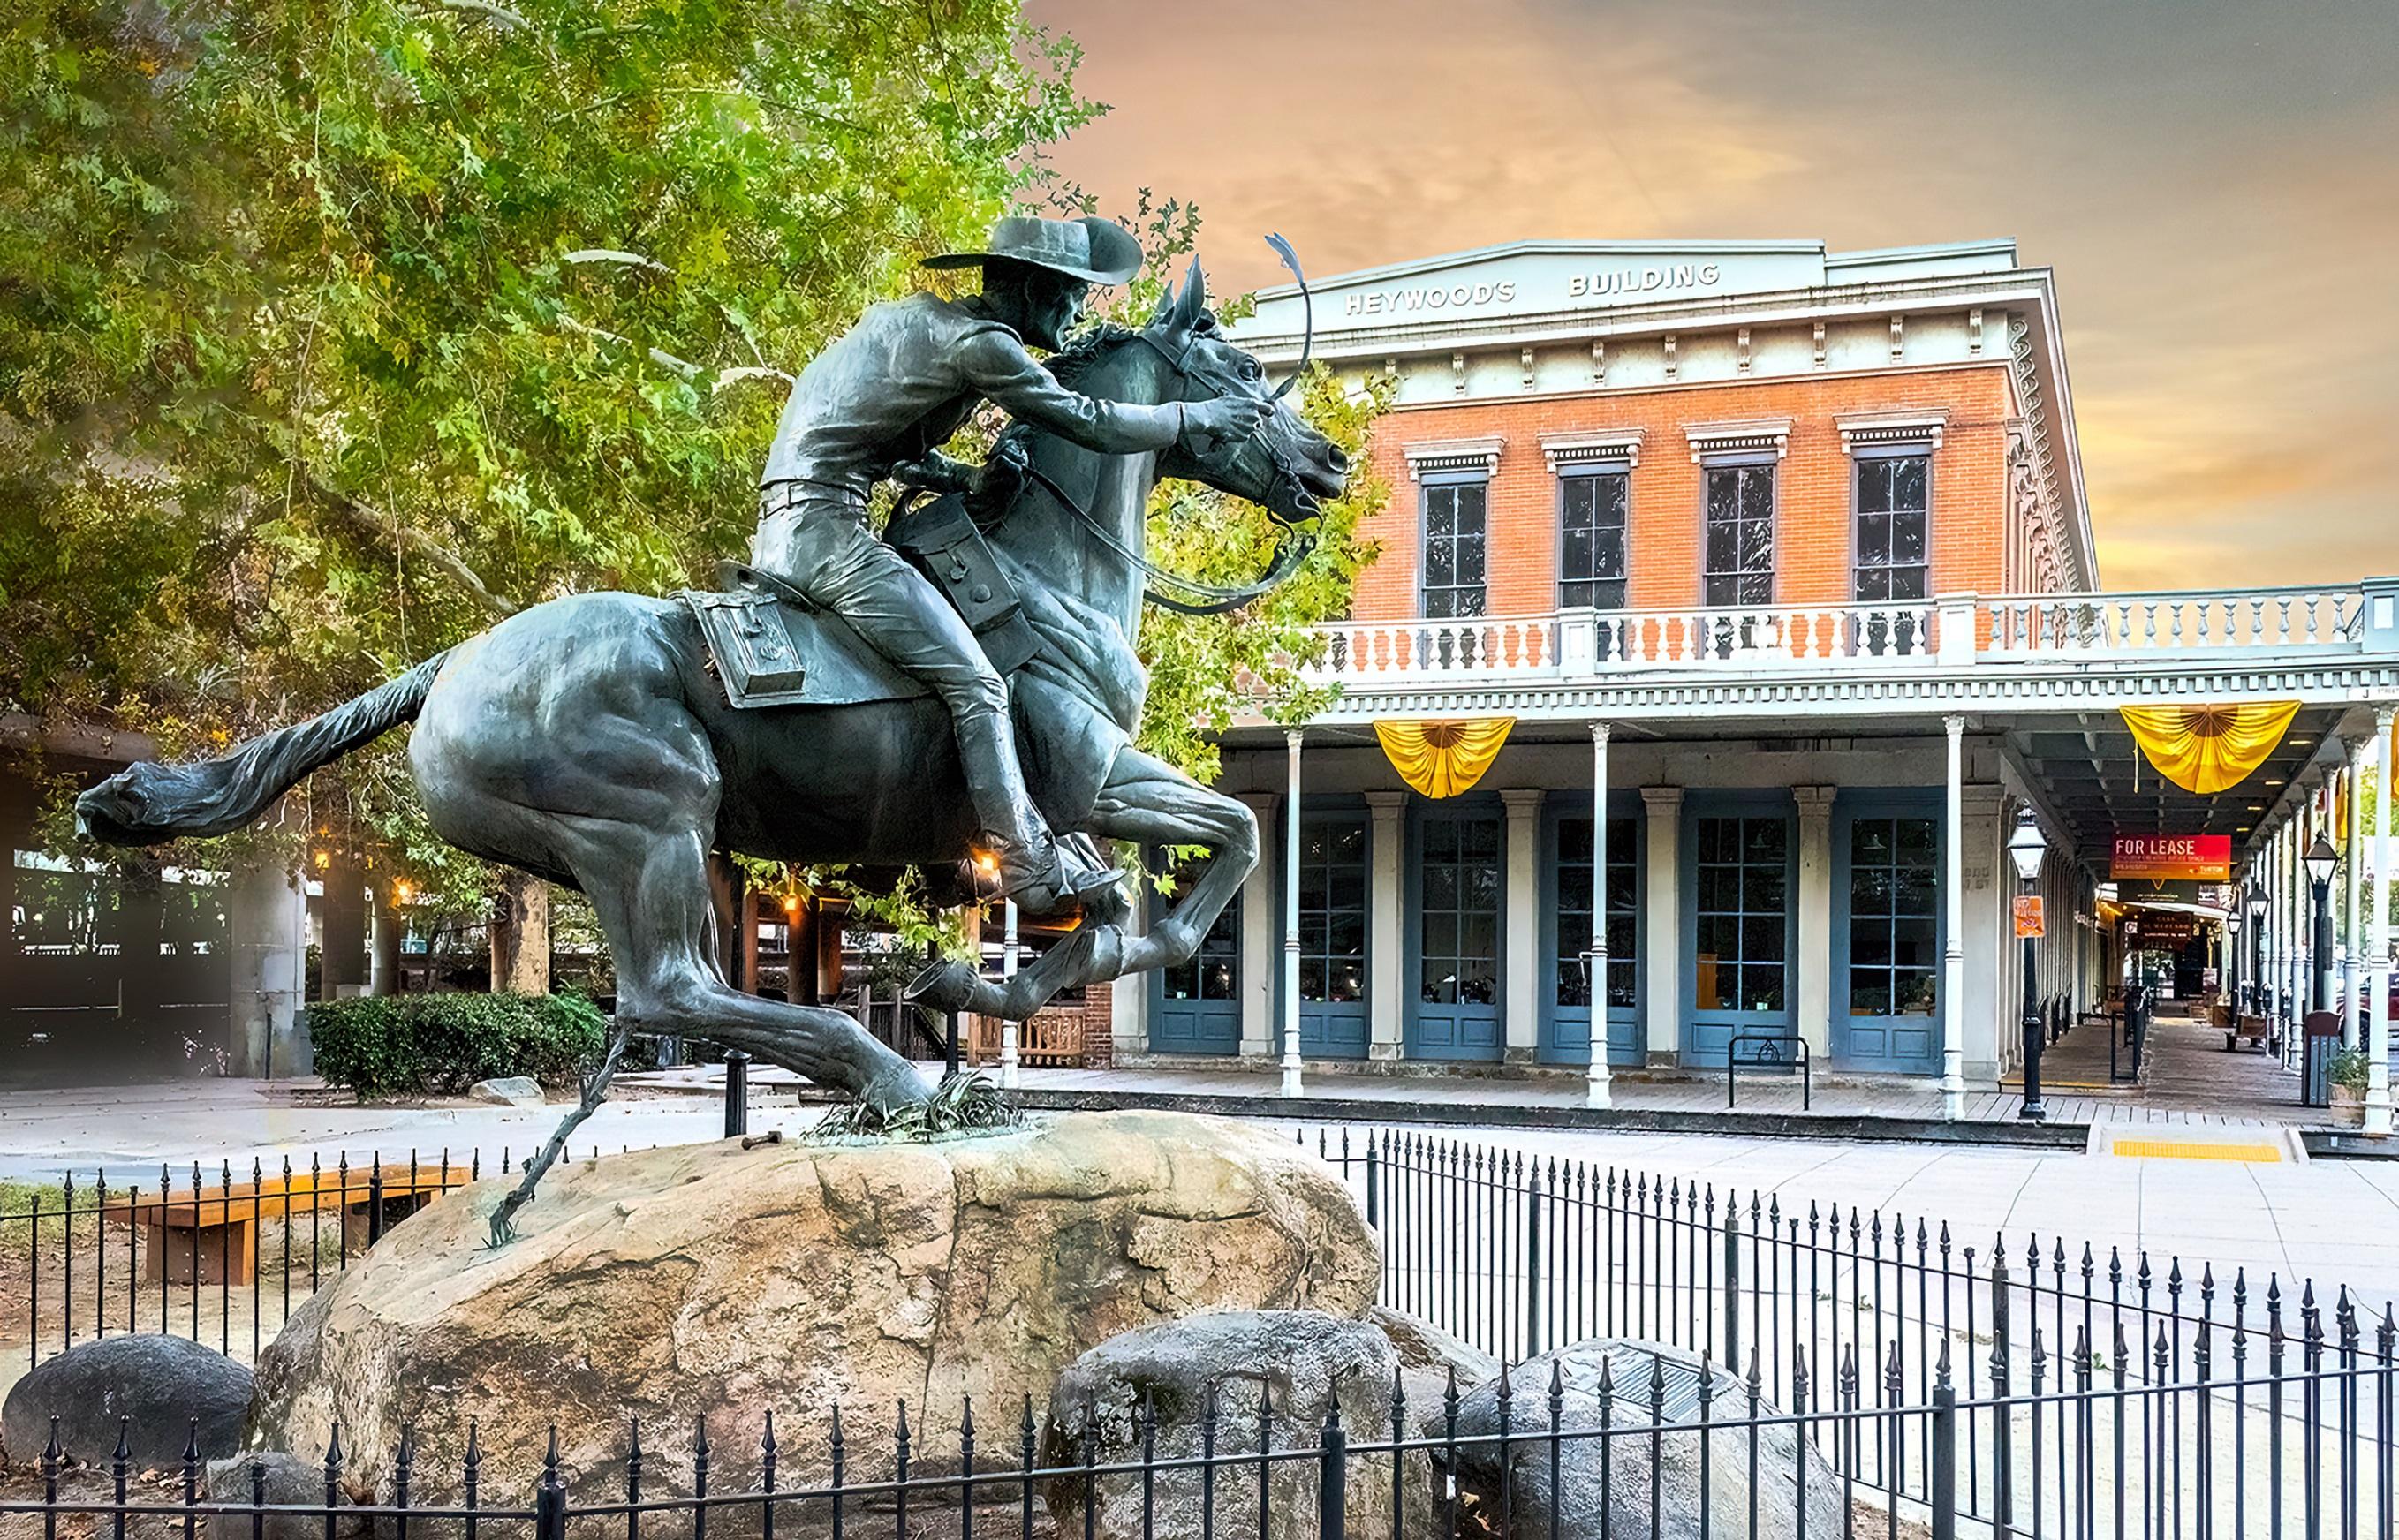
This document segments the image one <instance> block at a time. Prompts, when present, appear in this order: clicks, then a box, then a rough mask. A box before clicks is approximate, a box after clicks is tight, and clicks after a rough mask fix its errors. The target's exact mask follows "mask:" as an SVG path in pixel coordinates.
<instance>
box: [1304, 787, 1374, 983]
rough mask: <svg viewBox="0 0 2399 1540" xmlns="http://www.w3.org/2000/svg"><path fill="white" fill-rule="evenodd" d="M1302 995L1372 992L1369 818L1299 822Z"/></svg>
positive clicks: (1344, 816) (1362, 816)
mask: <svg viewBox="0 0 2399 1540" xmlns="http://www.w3.org/2000/svg"><path fill="white" fill-rule="evenodd" d="M1299 997H1300V998H1301V999H1302V1000H1306V1001H1308V1002H1309V1003H1310V1004H1314V1005H1322V1004H1324V1003H1326V1002H1328V1001H1330V1002H1334V1003H1336V1004H1344V1005H1346V1004H1349V1003H1352V1002H1355V1001H1359V1000H1362V999H1364V998H1365V997H1366V819H1365V816H1364V815H1363V814H1358V815H1355V816H1351V815H1346V814H1345V815H1342V816H1340V817H1310V818H1306V819H1303V820H1301V822H1300V826H1299Z"/></svg>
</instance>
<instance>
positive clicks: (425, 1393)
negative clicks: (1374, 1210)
mask: <svg viewBox="0 0 2399 1540" xmlns="http://www.w3.org/2000/svg"><path fill="white" fill-rule="evenodd" d="M509 1185H510V1183H509V1182H507V1181H491V1182H480V1183H476V1184H474V1185H471V1186H468V1187H463V1188H460V1189H458V1190H457V1191H455V1192H453V1193H451V1194H449V1195H448V1196H444V1197H441V1198H439V1199H437V1200H435V1201H434V1202H433V1203H432V1204H430V1205H429V1206H428V1207H427V1209H425V1210H424V1211H423V1212H422V1213H420V1214H418V1215H417V1216H416V1217H415V1218H413V1219H412V1220H410V1221H409V1223H406V1224H404V1225H400V1226H398V1227H396V1228H394V1229H393V1230H391V1231H390V1232H388V1233H387V1234H386V1236H384V1238H383V1239H382V1241H381V1242H379V1243H378V1244H377V1245H376V1246H375V1247H374V1248H373V1250H371V1251H370V1252H368V1254H367V1255H366V1256H365V1257H364V1258H363V1259H361V1260H359V1261H358V1262H355V1263H352V1264H351V1265H350V1267H349V1269H348V1270H347V1271H346V1272H344V1273H342V1274H340V1275H339V1276H338V1277H333V1278H332V1279H330V1280H329V1281H328V1283H327V1285H326V1287H325V1288H324V1289H323V1290H321V1291H320V1292H319V1293H318V1294H317V1295H316V1296H315V1297H313V1298H311V1299H310V1300H309V1301H308V1302H307V1304H305V1305H304V1306H303V1307H301V1308H300V1309H299V1310H296V1311H295V1312H293V1314H292V1317H291V1322H290V1323H289V1324H288V1325H286V1326H285V1328H284V1329H283V1331H282V1332H281V1334H280V1335H278V1337H277V1338H276V1340H275V1341H274V1342H273V1343H272V1344H269V1345H268V1347H267V1349H266V1351H265V1352H264V1354H263V1355H262V1356H261V1358H260V1366H259V1385H258V1393H257V1396H256V1398H255V1412H254V1413H253V1418H252V1433H253V1439H254V1441H257V1442H260V1443H264V1444H266V1445H270V1446H273V1447H278V1448H284V1449H294V1450H318V1449H322V1448H323V1447H324V1445H325V1440H326V1438H327V1436H328V1435H329V1434H330V1433H331V1432H332V1427H333V1425H334V1423H335V1421H336V1420H337V1419H338V1421H339V1423H340V1425H341V1432H342V1442H343V1444H344V1446H345V1447H346V1449H348V1450H349V1451H350V1452H351V1456H350V1458H351V1465H350V1468H351V1470H352V1471H353V1472H354V1473H355V1474H356V1475H357V1476H358V1477H359V1479H366V1480H374V1481H380V1480H381V1479H383V1478H384V1476H385V1475H386V1472H387V1470H388V1467H389V1462H390V1456H391V1452H392V1450H393V1448H394V1447H395V1445H396V1444H397V1442H398V1440H399V1437H400V1424H401V1421H402V1419H403V1418H406V1419H407V1420H409V1421H411V1422H413V1424H414V1425H415V1428H416V1437H417V1462H416V1471H417V1485H418V1490H419V1491H420V1492H424V1493H428V1494H429V1493H436V1492H437V1491H440V1490H441V1484H442V1483H443V1482H445V1481H447V1482H449V1483H451V1484H453V1485H454V1483H455V1479H456V1476H455V1473H456V1472H457V1470H458V1468H459V1458H460V1455H461V1454H462V1453H463V1450H462V1448H461V1447H460V1444H461V1440H462V1439H464V1438H465V1434H466V1428H467V1419H468V1417H469V1416H473V1417H477V1418H480V1419H481V1442H482V1453H483V1456H484V1458H483V1465H482V1470H483V1476H484V1486H485V1490H486V1492H487V1493H489V1494H490V1495H489V1497H488V1499H487V1500H488V1501H491V1502H495V1503H496V1502H500V1501H504V1500H505V1501H510V1502H514V1501H520V1500H523V1499H525V1498H526V1497H527V1495H528V1493H530V1491H531V1483H532V1481H533V1479H535V1476H536V1475H537V1474H538V1472H539V1470H540V1468H541V1457H542V1452H543V1447H544V1445H545V1443H546V1441H547V1438H548V1431H549V1425H551V1424H552V1423H556V1424H557V1425H558V1429H559V1438H560V1449H561V1454H562V1460H563V1463H564V1465H565V1466H566V1470H567V1474H568V1477H569V1479H570V1482H571V1483H572V1484H574V1485H575V1486H576V1487H578V1488H582V1489H589V1490H592V1491H602V1490H612V1489H614V1488H615V1487H616V1486H617V1482H618V1481H619V1480H620V1479H621V1460H622V1455H623V1450H624V1444H625V1431H626V1422H625V1420H626V1418H627V1417H628V1416H629V1415H632V1414H638V1415H639V1416H640V1417H641V1418H642V1420H643V1425H642V1439H643V1444H644V1450H645V1452H646V1455H647V1458H646V1461H645V1466H644V1490H645V1491H648V1492H655V1493H657V1494H658V1495H660V1496H671V1495H673V1494H675V1493H678V1492H682V1491H685V1490H687V1488H688V1485H689V1474H690V1449H691V1441H692V1431H693V1428H694V1425H695V1421H696V1419H698V1417H699V1416H701V1415H702V1414H705V1415H706V1417H707V1418H708V1429H709V1440H710V1443H711V1445H712V1473H711V1485H712V1489H713V1490H718V1491H735V1490H739V1488H740V1487H741V1486H742V1485H744V1484H747V1483H748V1482H750V1481H752V1480H754V1479H755V1476H756V1469H757V1452H758V1443H757V1440H758V1436H759V1431H760V1428H761V1425H762V1423H763V1420H764V1416H765V1413H766V1412H767V1411H768V1410H769V1409H773V1410H775V1411H776V1412H778V1413H779V1415H778V1417H777V1419H776V1423H777V1428H776V1433H777V1439H778V1442H779V1463H780V1473H779V1480H780V1482H781V1484H782V1485H784V1486H785V1487H794V1486H801V1485H806V1484H810V1483H812V1482H818V1481H821V1480H824V1479H827V1478H828V1477H829V1475H830V1464H829V1460H828V1452H827V1449H826V1435H825V1423H826V1420H827V1418H828V1416H829V1415H830V1413H831V1412H832V1410H833V1408H834V1406H835V1405H836V1404H838V1405H839V1406H840V1408H841V1412H842V1419H843V1429H844V1433H845V1436H846V1452H847V1462H846V1469H845V1475H846V1478H847V1479H848V1480H850V1481H853V1482H856V1481H865V1480H873V1479H879V1478H880V1477H882V1476H885V1475H888V1473H889V1471H890V1468H891V1466H892V1452H893V1435H894V1431H895V1424H896V1420H897V1413H898V1411H899V1407H900V1403H901V1401H902V1400H904V1401H905V1402H906V1404H907V1415H908V1424H909V1429H910V1433H911V1435H912V1438H913V1450H914V1459H913V1462H912V1464H913V1466H914V1468H915V1470H917V1471H919V1472H923V1473H927V1474H930V1473H932V1472H934V1471H937V1470H939V1469H941V1468H942V1467H943V1466H944V1465H945V1464H947V1465H954V1464H955V1459H956V1450H957V1448H958V1425H959V1416H960V1412H961V1407H962V1398H965V1397H968V1396H971V1397H972V1398H974V1402H975V1410H976V1412H977V1416H978V1420H979V1421H980V1422H981V1423H982V1424H983V1441H984V1445H985V1447H986V1448H989V1447H992V1445H993V1443H994V1442H995V1441H996V1440H1000V1441H1004V1439H1005V1436H1004V1435H1003V1434H1001V1433H1000V1432H999V1430H1000V1429H1002V1428H1011V1427H1013V1425H1015V1423H1016V1422H1017V1420H1018V1418H1019V1416H1020V1415H1021V1409H1022V1406H1023V1398H1025V1397H1026V1396H1028V1395H1029V1396H1030V1397H1031V1398H1033V1399H1034V1401H1035V1402H1037V1403H1038V1402H1041V1401H1043V1400H1045V1399H1046V1398H1048V1396H1049V1394H1050V1386H1051V1385H1053V1384H1054V1383H1055V1382H1056V1380H1057V1377H1058V1372H1059V1371H1060V1370H1062V1369H1064V1367H1065V1366H1066V1365H1067V1364H1068V1363H1070V1362H1072V1361H1073V1360H1074V1359H1075V1358H1077V1357H1078V1356H1079V1355H1080V1354H1081V1353H1083V1352H1084V1351H1085V1350H1086V1349H1088V1348H1090V1347H1091V1346H1093V1345H1094V1344H1098V1343H1101V1342H1104V1341H1105V1340H1106V1339H1108V1338H1110V1337H1113V1336H1115V1335H1117V1334H1118V1333H1119V1332H1122V1331H1131V1330H1133V1329H1136V1328H1139V1327H1144V1326H1150V1325H1154V1324H1157V1323H1158V1322H1160V1321H1168V1320H1173V1319H1176V1318H1178V1317H1183V1316H1186V1315H1191V1314H1193V1313H1196V1312H1199V1311H1204V1310H1223V1309H1257V1308H1306V1307H1314V1308H1317V1309H1321V1310H1323V1311H1326V1312H1329V1313H1331V1314H1333V1315H1336V1316H1349V1317H1354V1316H1356V1315H1357V1314H1358V1313H1360V1312H1361V1311H1362V1310H1364V1309H1365V1308H1366V1306H1367V1305H1368V1304H1371V1303H1373V1300H1374V1298H1375V1290H1376V1281H1377V1278H1378V1277H1379V1274H1380V1270H1381V1259H1380V1256H1379V1254H1378V1252H1377V1250H1376V1243H1375V1239H1374V1236H1373V1234H1372V1233H1371V1232H1370V1231H1368V1229H1367V1228H1366V1225H1365V1223H1364V1220H1363V1218H1362V1215H1361V1213H1360V1212H1359V1209H1358V1207H1357V1204H1356V1203H1355V1202H1354V1201H1353V1200H1352V1199H1351V1197H1350V1196H1349V1191H1348V1190H1347V1189H1346V1188H1345V1187H1343V1186H1342V1184H1341V1183H1340V1182H1339V1181H1338V1180H1337V1179H1336V1178H1335V1176H1334V1175H1333V1174H1332V1173H1331V1172H1330V1171H1329V1170H1328V1169H1326V1168H1325V1167H1324V1166H1323V1165H1322V1164H1321V1162H1319V1161H1318V1160H1317V1159H1316V1158H1315V1157H1314V1156H1312V1155H1308V1154H1307V1153H1306V1152H1304V1151H1302V1150H1300V1149H1298V1148H1296V1147H1295V1146H1294V1144H1293V1143H1292V1142H1291V1141H1288V1140H1286V1139H1283V1138H1281V1137H1279V1136H1278V1135H1276V1134H1274V1133H1272V1132H1270V1131H1268V1130H1267V1129H1265V1128H1256V1127H1254V1126H1251V1125H1248V1124H1242V1123H1237V1122H1232V1121H1228V1120H1224V1119H1215V1118H1201V1117H1192V1116H1188V1115H1185V1114H1176V1113H1146V1112H1118V1113H1091V1114H1064V1115H1061V1116H1059V1117H1058V1118H1056V1119H1055V1120H1054V1121H1051V1122H1050V1123H1048V1124H1046V1125H1036V1126H1028V1127H1025V1128H1015V1129H1009V1130H1006V1131H1003V1132H999V1133H995V1134H983V1135H977V1136H972V1137H957V1138H953V1139H945V1140H942V1141H936V1142H933V1143H930V1144H907V1143H885V1142H881V1141H872V1142H865V1141H861V1142H847V1143H822V1144H818V1143H808V1142H791V1143H782V1144H761V1145H759V1146H758V1147H756V1148H754V1149H751V1150H744V1149H742V1148H741V1147H740V1145H739V1142H738V1141H724V1142H716V1143H709V1144H693V1145H684V1146H680V1147H676V1148H671V1149H661V1150H648V1151H638V1152H635V1153H632V1154H630V1155H610V1156H605V1157H603V1158H601V1159H599V1160H596V1161H590V1162H580V1163H576V1164H573V1165H569V1166H564V1167H561V1168H560V1169H557V1170H555V1171H553V1172H551V1173H550V1175H549V1179H548V1180H547V1181H546V1182H544V1183H543V1185H542V1188H541V1192H540V1196H539V1197H538V1199H537V1200H536V1201H535V1202H534V1203H533V1204H531V1205H529V1206H528V1207H526V1208H525V1209H523V1210H522V1212H520V1213H519V1215H518V1216H517V1224H518V1226H519V1228H520V1231H521V1232H522V1234H521V1237H520V1238H519V1239H517V1240H516V1241H514V1242H512V1243H510V1244H509V1245H508V1246H506V1247H503V1248H501V1249H499V1250H490V1249H488V1248H487V1246H486V1244H485V1226H486V1223H487V1221H488V1219H489V1217H490V1214H491V1212H492V1210H493V1209H494V1208H495V1206H496V1205H497V1204H498V1202H499V1199H500V1197H501V1196H502V1195H503V1194H504V1193H505V1192H506V1191H507V1190H508V1186H509ZM712 1527H713V1526H712Z"/></svg>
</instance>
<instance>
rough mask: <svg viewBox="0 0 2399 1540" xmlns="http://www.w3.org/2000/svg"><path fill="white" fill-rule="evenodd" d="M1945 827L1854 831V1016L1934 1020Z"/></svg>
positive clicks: (1909, 822)
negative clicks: (1941, 837) (1940, 860)
mask: <svg viewBox="0 0 2399 1540" xmlns="http://www.w3.org/2000/svg"><path fill="white" fill-rule="evenodd" d="M1939 828H1940V826H1939V824H1938V823H1937V822H1936V821H1935V820H1934V819H1931V818H1860V819H1858V820H1857V821H1856V822H1855V823H1854V824H1852V825H1851V826H1850V1015H1852V1016H1931V1014H1932V1013H1933V1009H1934V1006H1935V1005H1936V1003H1937V1000H1936V996H1935V994H1934V980H1935V979H1937V978H1938V977H1939V975H1940V940H1939V936H1940V903H1941V895H1940V885H1939V882H1938V880H1937V878H1936V876H1935V873H1934V867H1935V862H1936V860H1937V858H1938V854H1939V844H1938V839H1939Z"/></svg>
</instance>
